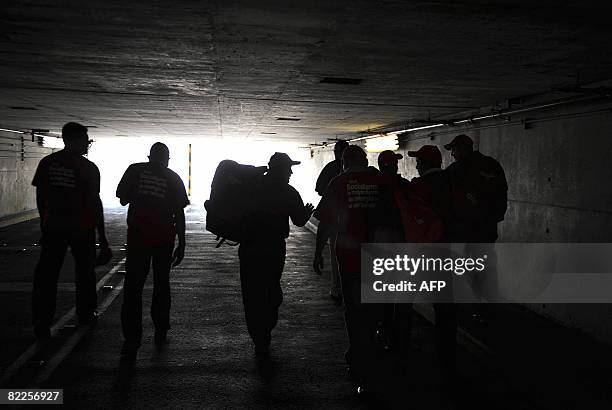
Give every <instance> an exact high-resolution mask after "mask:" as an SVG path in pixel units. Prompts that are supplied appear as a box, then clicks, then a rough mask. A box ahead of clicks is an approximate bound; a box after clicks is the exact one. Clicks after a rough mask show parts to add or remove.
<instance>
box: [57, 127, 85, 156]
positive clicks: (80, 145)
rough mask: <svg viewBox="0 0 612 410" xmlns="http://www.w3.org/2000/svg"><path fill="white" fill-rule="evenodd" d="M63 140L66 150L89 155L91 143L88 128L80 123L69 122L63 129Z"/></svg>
mask: <svg viewBox="0 0 612 410" xmlns="http://www.w3.org/2000/svg"><path fill="white" fill-rule="evenodd" d="M62 140H64V147H65V149H67V150H69V151H73V152H76V153H77V154H79V155H84V154H87V150H88V149H89V145H90V143H91V141H89V136H88V135H87V127H85V126H84V125H81V124H79V123H78V122H69V123H67V124H66V125H64V126H63V127H62Z"/></svg>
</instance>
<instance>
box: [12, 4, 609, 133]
mask: <svg viewBox="0 0 612 410" xmlns="http://www.w3.org/2000/svg"><path fill="white" fill-rule="evenodd" d="M598 3H599V2H589V1H558V0H555V1H536V0H529V1H526V0H514V1H503V0H502V1H490V0H462V1H399V0H333V1H331V0H309V1H302V2H293V1H289V0H253V1H247V0H223V1H196V0H193V1H187V0H178V1H177V0H174V1H171V2H170V1H145V0H130V1H125V0H123V1H108V0H103V1H102V0H88V1H86V2H84V1H80V0H79V1H55V2H52V1H42V0H23V1H12V0H3V1H2V5H1V6H0V7H1V9H2V14H1V21H0V55H1V59H2V65H1V67H0V127H3V128H12V129H28V128H45V129H49V130H51V131H55V132H58V131H59V130H60V129H61V126H62V124H64V123H65V122H67V121H71V120H74V121H80V122H82V123H83V124H85V125H88V126H95V127H97V128H95V129H92V131H91V134H92V135H93V136H94V137H112V136H130V137H136V136H155V137H159V138H165V137H177V136H180V137H182V136H185V137H194V136H196V137H213V138H232V137H248V138H251V139H253V140H258V139H268V138H282V139H284V140H295V141H296V142H300V143H304V142H309V143H310V142H320V141H324V140H325V139H326V138H330V137H334V136H336V135H339V136H347V135H351V134H352V133H356V132H359V131H365V130H367V129H371V128H375V127H378V126H382V125H386V124H390V123H395V122H400V121H407V120H412V119H417V120H418V119H427V118H432V119H435V118H444V117H449V116H452V115H456V114H457V113H460V112H469V111H470V110H474V109H476V108H478V107H482V106H487V105H492V104H495V103H496V102H503V101H504V100H506V99H507V98H510V97H515V96H520V95H524V94H531V93H537V92H543V91H547V90H550V89H551V88H552V87H555V86H560V85H567V84H572V83H574V82H575V79H576V75H577V73H578V74H579V78H580V81H581V82H582V83H584V84H587V83H592V82H595V81H602V80H606V79H609V78H610V77H612V42H611V36H610V34H611V33H612V29H611V27H612V26H611V25H610V22H609V15H610V14H609V10H608V9H607V7H608V6H607V2H601V4H598ZM326 77H331V78H335V79H338V78H345V79H356V80H361V82H360V83H359V84H336V83H325V82H321V81H322V80H323V79H324V78H326ZM349 82H350V81H349ZM352 135H354V134H352Z"/></svg>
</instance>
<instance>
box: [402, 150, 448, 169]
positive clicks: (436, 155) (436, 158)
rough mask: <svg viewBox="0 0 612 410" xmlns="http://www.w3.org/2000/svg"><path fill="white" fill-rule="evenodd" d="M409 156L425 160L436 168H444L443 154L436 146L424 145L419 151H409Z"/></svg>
mask: <svg viewBox="0 0 612 410" xmlns="http://www.w3.org/2000/svg"><path fill="white" fill-rule="evenodd" d="M408 156H409V157H414V158H421V159H424V160H425V161H427V162H429V163H430V164H431V165H432V166H434V167H436V168H440V167H441V166H442V153H441V152H440V149H439V148H438V147H436V146H435V145H423V146H422V147H421V148H419V150H418V151H408Z"/></svg>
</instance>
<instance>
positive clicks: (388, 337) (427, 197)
mask: <svg viewBox="0 0 612 410" xmlns="http://www.w3.org/2000/svg"><path fill="white" fill-rule="evenodd" d="M62 138H63V140H64V144H65V148H64V149H63V150H60V151H58V152H55V153H53V154H50V155H48V156H46V157H45V158H43V159H42V160H41V162H40V164H39V165H38V168H37V170H36V174H35V176H34V180H33V181H32V184H33V185H34V186H35V187H36V198H37V206H38V210H39V213H40V218H41V219H40V220H41V229H42V240H41V246H42V251H41V255H40V260H39V262H38V264H37V266H36V269H35V273H34V283H33V293H32V315H33V326H34V333H35V335H36V337H37V338H38V339H39V340H42V341H45V340H48V339H49V338H50V337H51V333H50V328H51V325H52V322H53V317H54V313H55V301H56V292H57V281H58V276H59V272H60V269H61V266H62V263H63V259H64V257H65V253H66V250H67V248H68V247H70V248H71V251H72V254H73V256H74V259H75V265H76V266H75V270H76V274H75V281H76V313H77V317H78V320H79V323H81V324H91V323H95V321H96V320H97V313H96V306H97V300H96V283H95V272H94V267H95V265H96V259H98V262H99V263H100V260H99V259H100V258H99V257H98V258H96V232H97V234H98V243H99V244H100V248H101V249H102V250H101V254H105V255H107V256H108V255H109V254H110V248H109V245H108V240H107V238H106V234H105V230H104V215H103V208H102V203H101V201H100V196H99V191H100V172H99V170H98V168H97V167H96V165H95V164H94V163H93V162H91V161H89V160H88V159H86V158H84V156H83V155H84V154H86V153H87V151H88V148H89V145H90V143H91V142H90V140H89V137H88V133H87V128H86V127H84V126H82V125H80V124H78V123H74V122H70V123H67V124H66V125H65V126H64V127H63V129H62ZM444 148H445V149H447V150H449V151H450V152H451V155H452V157H453V158H454V162H453V163H452V164H450V165H449V166H448V167H447V168H446V169H442V153H441V151H440V149H439V147H438V146H434V145H424V146H422V147H421V148H419V149H418V150H416V151H408V156H410V157H413V158H415V159H416V170H417V172H418V174H419V176H418V177H416V178H413V179H412V180H410V181H409V180H407V179H405V178H403V177H402V176H401V175H400V174H399V173H398V169H399V167H398V161H399V160H401V159H402V158H403V156H402V155H400V154H397V153H395V152H393V151H383V152H381V153H380V154H379V155H378V158H377V165H378V168H375V167H373V166H369V164H368V157H367V154H366V152H365V151H364V150H363V149H362V148H361V147H359V146H357V145H349V143H348V142H346V141H338V142H337V143H336V144H335V146H334V155H335V159H334V160H333V161H332V162H330V163H329V164H327V165H326V166H325V167H324V168H323V170H322V171H321V173H320V175H319V177H318V179H317V182H316V187H315V190H316V192H317V193H318V194H319V195H321V201H320V202H319V204H318V206H317V207H316V209H315V207H314V206H313V205H312V204H304V202H303V201H302V198H301V196H300V194H299V193H298V191H297V190H296V189H295V188H293V187H292V186H291V185H290V184H289V181H290V177H291V175H292V167H293V166H295V165H299V164H300V162H299V161H294V160H292V159H291V158H290V157H289V156H288V155H287V154H285V153H279V152H277V153H274V154H273V155H272V156H271V158H270V160H269V163H268V167H267V172H266V173H265V174H262V175H258V176H256V177H255V178H254V179H253V180H252V181H250V184H249V185H250V195H251V196H252V198H253V200H252V201H251V204H250V210H249V215H248V220H247V222H246V226H247V227H248V228H249V229H247V230H246V233H245V235H244V237H243V238H242V240H241V241H240V248H239V251H238V254H239V258H240V282H241V288H242V299H243V304H244V312H245V319H246V325H247V330H248V333H249V335H250V336H251V338H252V340H253V343H254V347H255V354H256V356H257V357H259V358H263V359H265V358H267V357H268V356H269V347H270V344H271V332H272V330H273V329H274V328H275V326H276V324H277V321H278V310H279V307H280V306H281V304H282V300H283V293H282V289H281V283H280V280H281V276H282V273H283V269H284V263H285V256H286V246H285V241H286V239H287V238H288V237H289V232H290V229H289V222H290V221H291V222H292V223H293V224H294V225H296V226H304V225H305V224H306V223H307V222H308V221H309V220H310V218H311V216H312V217H313V218H315V219H317V220H318V221H319V222H318V229H317V239H316V247H315V252H314V255H313V264H312V265H313V269H314V271H315V272H317V273H319V274H321V272H322V269H323V267H324V266H323V259H324V258H323V250H324V249H325V248H326V246H327V244H328V243H329V252H330V268H331V269H330V289H329V295H330V297H331V298H332V299H333V300H334V301H336V302H337V303H343V304H344V309H345V316H344V318H345V325H346V330H347V335H348V342H349V346H348V349H347V351H346V353H345V358H346V361H347V364H348V366H349V370H350V374H351V376H352V377H353V378H354V380H355V381H356V382H357V384H358V386H359V391H361V392H369V391H371V390H373V389H375V387H374V385H375V381H374V380H373V379H374V378H375V374H374V373H373V372H372V369H373V366H375V363H374V361H375V358H376V355H375V354H374V352H375V351H376V350H377V349H380V348H381V347H383V348H384V349H386V350H391V352H392V353H393V354H397V355H398V357H399V358H400V359H401V358H402V357H405V355H406V352H407V350H408V347H409V344H410V329H411V321H410V316H411V306H410V305H409V304H397V305H391V306H383V307H382V308H381V306H376V305H373V304H365V303H362V301H361V294H360V289H361V288H360V287H361V267H360V251H361V245H362V244H365V243H371V242H410V241H422V242H432V241H434V242H442V243H450V242H460V243H470V242H476V243H492V242H495V241H496V239H497V224H498V222H500V221H501V220H503V218H504V214H505V212H506V202H507V198H506V192H507V182H506V178H505V175H504V171H503V169H502V167H501V166H500V164H499V163H498V162H497V161H496V160H494V159H493V158H491V157H488V156H485V155H483V154H481V153H480V152H478V151H475V150H474V149H473V140H472V139H471V138H470V137H469V136H467V135H464V134H461V135H458V136H456V137H455V138H454V139H453V140H452V141H451V142H450V143H448V144H446V145H444ZM168 159H169V150H168V147H167V146H166V145H164V144H163V143H159V142H158V143H155V144H153V146H152V147H151V149H150V154H149V161H148V162H144V163H136V164H132V165H130V166H129V167H128V169H127V170H126V171H125V173H124V175H123V177H122V178H121V181H120V182H119V185H118V187H117V192H116V194H117V197H118V198H119V200H120V203H121V204H122V205H127V204H129V209H128V215H127V225H128V236H127V253H126V277H125V284H124V296H123V304H122V308H121V324H122V331H123V336H124V343H123V347H122V349H121V353H120V355H121V359H122V361H126V362H132V361H134V360H135V358H136V356H137V352H138V349H139V347H140V345H141V339H142V293H143V287H144V284H145V281H146V278H147V275H148V273H149V270H150V267H151V265H152V267H153V276H154V288H153V289H154V290H153V299H152V307H151V317H152V319H153V324H154V326H155V337H154V341H155V343H156V344H157V345H162V344H164V343H165V341H166V336H167V332H168V330H169V329H170V304H171V296H170V280H169V273H170V269H171V268H172V267H173V266H177V265H178V264H180V263H181V261H182V260H183V258H184V252H185V214H184V208H185V207H186V206H187V205H188V204H189V199H188V196H187V194H186V191H185V186H184V184H183V182H182V180H181V178H180V177H179V176H178V175H177V174H176V173H175V172H174V171H172V170H170V169H169V168H168ZM398 201H399V202H402V203H404V204H409V205H410V204H411V203H412V204H414V203H418V206H412V207H411V206H407V207H406V206H404V207H403V209H404V213H405V212H406V211H405V210H406V209H408V210H409V211H408V212H418V211H410V210H418V209H421V210H422V209H427V210H428V212H430V214H432V215H435V216H436V220H437V221H438V225H436V226H439V227H441V228H439V229H438V232H437V234H436V236H435V237H431V236H430V237H426V236H423V235H422V234H420V233H419V234H417V233H416V232H415V231H414V230H412V229H411V227H410V225H409V224H407V223H405V221H404V222H403V221H402V211H400V208H402V206H401V204H399V203H398ZM412 216H413V217H414V216H415V215H412ZM416 216H418V215H416ZM404 219H405V218H404ZM423 219H424V220H425V221H428V219H427V218H423ZM428 232H431V229H430V230H429V231H428ZM419 235H420V236H419ZM177 238H178V241H177ZM106 259H108V257H107V258H106ZM434 308H435V312H436V321H435V323H436V329H435V334H436V347H437V351H438V356H439V358H440V364H441V368H442V369H443V371H444V372H446V373H447V374H452V373H453V372H454V369H455V361H456V360H455V354H456V353H455V350H456V342H455V340H456V330H457V318H456V311H455V309H454V306H453V305H452V304H449V303H435V304H434Z"/></svg>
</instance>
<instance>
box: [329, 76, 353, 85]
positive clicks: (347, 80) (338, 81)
mask: <svg viewBox="0 0 612 410" xmlns="http://www.w3.org/2000/svg"><path fill="white" fill-rule="evenodd" d="M362 81H363V80H362V79H361V78H347V77H325V78H323V79H322V80H321V84H345V85H357V84H361V82H362Z"/></svg>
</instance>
